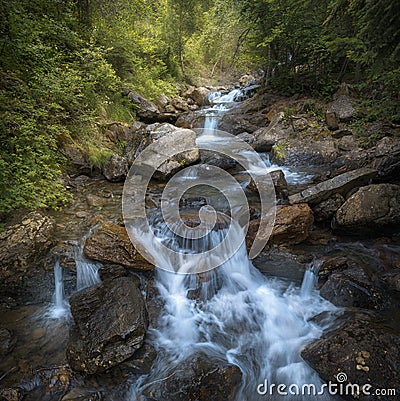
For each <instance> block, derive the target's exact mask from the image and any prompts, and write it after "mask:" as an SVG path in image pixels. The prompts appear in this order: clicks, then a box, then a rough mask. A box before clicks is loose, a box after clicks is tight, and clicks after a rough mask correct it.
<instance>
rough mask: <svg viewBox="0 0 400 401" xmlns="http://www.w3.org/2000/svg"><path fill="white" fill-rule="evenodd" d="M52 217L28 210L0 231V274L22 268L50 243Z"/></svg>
mask: <svg viewBox="0 0 400 401" xmlns="http://www.w3.org/2000/svg"><path fill="white" fill-rule="evenodd" d="M54 229H55V223H54V220H53V219H52V218H50V217H48V216H44V215H43V214H41V213H39V212H31V213H29V214H27V215H25V216H23V217H22V219H21V220H20V222H19V223H17V224H14V225H12V226H10V227H7V228H6V229H5V230H4V231H2V232H1V233H0V277H7V276H9V275H12V274H14V273H16V272H18V271H19V272H21V271H26V270H28V269H29V268H32V267H33V265H35V264H36V263H38V261H39V260H40V258H41V257H42V256H43V255H44V254H45V253H46V252H47V251H48V249H49V248H50V247H51V245H52V244H53V240H54V238H53V233H54Z"/></svg>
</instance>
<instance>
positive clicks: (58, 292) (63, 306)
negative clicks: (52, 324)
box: [49, 260, 70, 319]
mask: <svg viewBox="0 0 400 401" xmlns="http://www.w3.org/2000/svg"><path fill="white" fill-rule="evenodd" d="M69 313H70V311H69V304H68V301H67V299H66V298H65V294H64V278H63V272H62V267H61V266H60V261H59V260H57V261H56V262H55V263H54V294H53V302H52V304H51V305H50V310H49V316H50V317H51V318H52V319H62V318H67V317H68V316H69Z"/></svg>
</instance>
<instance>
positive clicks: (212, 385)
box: [144, 354, 242, 401]
mask: <svg viewBox="0 0 400 401" xmlns="http://www.w3.org/2000/svg"><path fill="white" fill-rule="evenodd" d="M165 373H166V374H165V376H168V377H169V378H168V380H162V381H160V380H158V381H157V382H155V383H154V384H150V386H149V387H147V388H146V389H145V391H144V392H145V396H146V399H147V400H149V401H188V400H193V401H194V400H196V401H209V400H213V401H230V400H233V399H234V398H235V390H236V387H237V386H238V385H239V383H240V380H241V377H242V374H241V372H240V369H239V368H238V367H237V366H235V365H231V364H229V363H227V362H221V361H216V360H212V359H211V358H210V357H208V356H205V355H203V354H199V355H195V356H192V357H190V358H189V359H187V360H186V361H184V362H182V363H181V364H179V365H178V366H176V367H175V368H174V370H173V371H172V372H165Z"/></svg>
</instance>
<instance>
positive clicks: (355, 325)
mask: <svg viewBox="0 0 400 401" xmlns="http://www.w3.org/2000/svg"><path fill="white" fill-rule="evenodd" d="M301 355H302V357H303V358H304V359H305V360H306V361H307V362H308V363H309V364H310V365H311V367H312V368H314V369H315V370H316V371H317V372H318V373H319V374H320V376H321V378H322V379H323V380H324V381H326V382H329V381H332V382H335V381H336V382H337V383H338V382H339V381H337V380H336V377H337V375H338V373H339V372H344V373H346V375H347V380H346V381H345V382H344V383H343V384H344V385H347V384H348V383H352V384H358V385H359V386H360V389H361V388H362V386H364V385H365V384H369V385H371V394H373V391H372V390H373V389H378V388H379V389H395V390H396V394H399V393H400V338H399V336H398V335H396V334H394V333H393V332H392V331H391V330H390V329H387V328H385V327H381V326H378V325H376V324H373V323H371V321H370V320H368V319H360V318H358V319H354V320H352V321H349V322H347V323H346V324H345V325H344V326H342V327H341V328H339V329H337V330H334V331H331V332H329V333H328V334H326V335H324V336H323V337H322V338H321V339H320V340H317V341H314V342H313V343H311V344H309V345H306V347H305V348H304V349H303V351H302V353H301ZM357 399H360V400H363V401H374V400H376V399H377V398H376V397H375V395H370V396H368V395H365V394H364V393H362V392H361V393H360V394H359V396H358V397H357ZM382 399H384V400H391V399H393V400H394V399H395V397H385V398H382Z"/></svg>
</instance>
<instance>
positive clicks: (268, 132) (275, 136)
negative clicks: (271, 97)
mask: <svg viewBox="0 0 400 401" xmlns="http://www.w3.org/2000/svg"><path fill="white" fill-rule="evenodd" d="M284 118H285V114H284V113H282V112H281V113H277V114H275V116H274V117H273V118H272V121H271V122H270V124H269V125H268V127H267V128H260V129H259V130H257V131H255V132H254V133H253V135H254V137H255V140H254V143H253V144H252V147H253V148H254V149H255V150H256V151H257V152H269V151H270V150H271V149H272V147H273V146H274V145H276V144H277V143H279V142H280V141H282V140H285V139H287V138H288V137H290V136H291V135H293V134H294V131H293V129H292V128H291V127H290V126H286V125H285V124H284V123H283V122H284Z"/></svg>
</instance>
